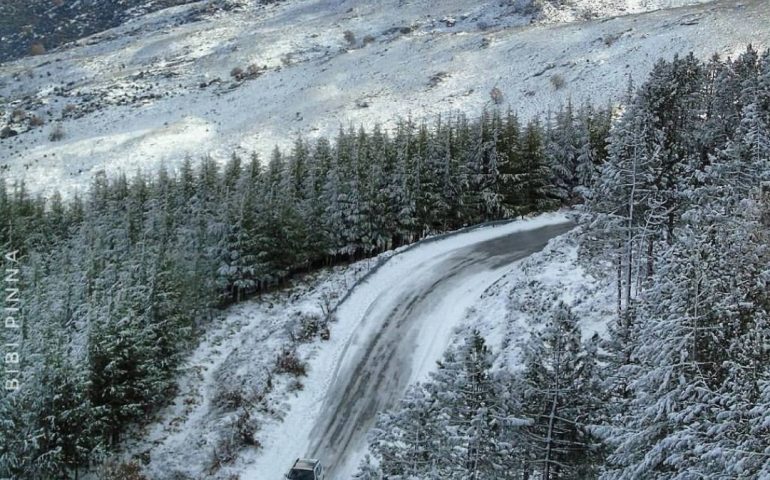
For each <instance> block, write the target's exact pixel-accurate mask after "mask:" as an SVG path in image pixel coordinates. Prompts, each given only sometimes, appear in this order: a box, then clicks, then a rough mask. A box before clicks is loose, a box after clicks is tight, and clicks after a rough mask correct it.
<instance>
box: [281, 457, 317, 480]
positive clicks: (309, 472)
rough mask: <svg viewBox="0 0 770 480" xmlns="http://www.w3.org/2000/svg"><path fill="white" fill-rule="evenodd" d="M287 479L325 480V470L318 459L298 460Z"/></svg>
mask: <svg viewBox="0 0 770 480" xmlns="http://www.w3.org/2000/svg"><path fill="white" fill-rule="evenodd" d="M285 477H286V479H287V480H324V478H325V477H324V468H323V465H321V462H320V461H318V460H316V459H312V458H298V459H297V460H296V461H295V462H294V465H293V466H292V467H291V470H289V473H287V474H286V475H285Z"/></svg>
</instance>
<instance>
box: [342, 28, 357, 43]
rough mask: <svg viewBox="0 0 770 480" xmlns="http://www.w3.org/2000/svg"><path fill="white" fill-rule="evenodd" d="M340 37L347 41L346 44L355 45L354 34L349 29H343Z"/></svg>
mask: <svg viewBox="0 0 770 480" xmlns="http://www.w3.org/2000/svg"><path fill="white" fill-rule="evenodd" d="M342 38H344V39H345V41H346V42H348V45H350V46H351V47H353V46H355V44H356V34H355V33H353V32H351V31H350V30H345V31H344V32H343V33H342Z"/></svg>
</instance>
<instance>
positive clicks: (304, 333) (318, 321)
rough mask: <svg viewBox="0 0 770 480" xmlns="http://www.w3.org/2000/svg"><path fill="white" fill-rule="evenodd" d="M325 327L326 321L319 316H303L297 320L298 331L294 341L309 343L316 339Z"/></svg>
mask: <svg viewBox="0 0 770 480" xmlns="http://www.w3.org/2000/svg"><path fill="white" fill-rule="evenodd" d="M326 327H327V325H326V321H325V320H324V319H323V318H322V317H321V315H318V314H314V313H306V314H303V315H301V316H300V319H299V328H298V329H299V331H298V332H297V334H296V339H297V341H299V342H309V341H311V340H313V339H314V338H315V337H317V336H318V334H319V333H320V332H321V331H322V330H323V329H324V328H326Z"/></svg>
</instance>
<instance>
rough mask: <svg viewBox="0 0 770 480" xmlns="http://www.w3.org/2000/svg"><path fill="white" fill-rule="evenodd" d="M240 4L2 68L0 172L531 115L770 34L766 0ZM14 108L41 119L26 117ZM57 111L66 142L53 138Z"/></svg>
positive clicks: (136, 24)
mask: <svg viewBox="0 0 770 480" xmlns="http://www.w3.org/2000/svg"><path fill="white" fill-rule="evenodd" d="M242 3H243V4H244V7H243V8H242V9H241V10H240V11H236V12H228V13H220V14H216V15H212V16H209V17H205V18H204V19H202V20H200V21H196V22H185V21H182V19H184V18H185V16H186V15H188V14H189V12H190V9H192V8H194V7H195V5H188V6H182V7H175V8H172V9H168V10H164V11H161V12H156V13H154V14H151V15H148V16H146V17H144V18H141V19H139V20H136V21H133V22H130V23H128V24H126V25H124V26H121V27H118V28H117V29H113V30H110V31H107V32H104V33H102V34H99V35H96V36H94V37H89V38H87V39H84V40H83V41H81V42H80V44H81V45H80V46H77V47H75V48H72V49H68V50H64V51H60V52H54V53H51V54H49V55H43V56H38V57H30V58H27V59H23V60H20V61H17V62H13V63H9V64H6V65H3V66H0V105H2V104H4V105H5V107H4V110H5V112H6V113H5V117H4V120H3V122H5V123H6V124H7V125H9V126H10V127H11V128H13V129H14V130H16V131H18V132H23V133H20V134H19V135H17V136H15V137H12V138H7V139H4V140H0V173H3V174H4V175H5V176H7V177H10V178H14V179H18V178H24V179H25V180H26V182H27V184H28V186H29V187H30V188H31V189H32V190H34V191H43V192H50V191H51V190H52V189H54V188H59V189H63V190H64V191H65V192H71V191H72V190H73V189H78V188H82V186H83V185H85V184H87V183H88V182H89V181H90V179H91V177H92V175H93V174H94V173H95V172H98V171H100V170H106V171H107V172H108V173H109V174H111V175H114V174H117V173H118V172H120V171H123V172H125V173H127V174H129V175H130V174H132V173H133V172H135V171H136V170H137V169H147V168H155V167H156V166H157V165H159V164H161V163H164V164H165V165H166V166H167V167H171V168H173V167H174V166H175V165H176V164H177V163H178V162H180V161H181V160H182V159H183V158H184V157H185V156H186V155H189V156H192V157H193V158H197V157H200V156H202V155H204V154H210V155H212V156H213V157H214V158H216V159H225V158H227V157H228V156H229V155H230V154H231V153H232V152H233V151H240V152H242V153H250V152H252V151H257V152H260V153H262V154H263V155H264V154H266V152H268V151H269V150H270V149H271V148H272V147H273V146H274V145H276V144H278V145H286V144H287V143H288V142H290V141H291V140H292V137H293V136H295V135H299V134H302V135H304V136H306V137H307V136H315V135H318V134H327V135H328V134H333V133H334V132H335V131H336V130H337V129H338V128H339V126H340V125H341V124H342V125H347V124H348V123H349V122H351V123H353V124H358V123H367V124H371V123H374V122H382V123H385V124H388V123H389V122H391V121H392V120H393V119H394V118H396V117H399V116H400V117H406V116H410V115H411V116H413V117H420V118H421V117H428V118H430V117H433V116H434V115H436V114H438V113H442V112H447V111H452V110H462V111H466V112H470V113H474V112H477V111H478V110H479V109H480V108H481V107H482V106H484V105H489V104H490V102H491V100H490V90H491V89H492V88H493V87H495V86H497V87H498V88H499V89H500V90H501V91H502V92H503V94H504V95H505V103H506V104H509V105H510V106H511V107H512V108H513V109H515V110H516V111H518V112H519V113H520V114H521V115H522V116H524V117H527V116H531V115H534V114H542V113H543V112H546V111H547V110H549V109H555V108H557V107H558V105H560V104H563V103H565V102H566V101H567V100H568V99H570V98H571V99H572V100H573V101H575V102H580V101H583V100H586V99H589V98H591V99H593V100H594V101H597V102H606V101H610V100H611V99H615V98H617V97H618V96H619V95H620V94H621V93H622V92H623V91H624V90H625V88H626V77H627V76H628V75H632V76H633V77H635V78H636V79H638V80H641V79H643V77H644V75H645V74H646V73H647V72H648V71H649V70H650V68H651V66H652V65H653V63H654V62H655V60H656V59H657V58H659V57H661V56H664V57H670V56H672V55H674V54H676V53H684V52H688V51H694V52H695V53H696V54H697V55H699V56H704V57H705V56H710V55H711V54H712V53H714V52H717V53H720V54H722V55H731V54H733V53H734V52H736V51H739V50H742V49H744V48H745V45H746V44H747V43H753V44H754V45H755V46H757V47H764V46H767V45H770V29H768V28H767V25H768V24H770V5H768V2H766V1H765V0H745V1H741V2H738V1H736V0H716V1H713V2H703V3H702V2H699V1H697V0H692V1H687V0H657V1H652V0H650V1H645V0H576V1H573V2H565V3H567V4H568V6H565V7H561V8H559V9H554V8H553V7H552V6H551V2H545V4H546V8H545V12H544V13H543V14H540V15H537V16H536V17H534V18H533V17H532V16H528V15H525V14H522V13H521V12H522V11H523V10H522V9H521V5H523V4H526V2H521V1H519V0H517V1H514V2H499V1H497V0H494V1H493V0H485V1H481V2H467V1H464V0H446V1H441V2H434V1H429V0H410V1H408V0H382V1H378V2H360V1H353V0H303V1H286V2H278V3H276V4H272V5H269V6H258V5H257V3H258V2H256V1H254V2H252V1H249V0H243V2H242ZM691 3H700V4H698V5H691V6H685V7H680V6H681V5H685V4H691ZM669 7H680V8H669ZM658 8H666V9H665V10H655V9H658ZM524 10H526V9H524ZM649 10H655V11H651V12H648V11H649ZM642 11H644V12H647V13H635V14H633V15H625V16H621V17H616V18H609V17H611V16H613V15H618V14H626V13H634V12H642ZM585 18H593V19H591V20H584V19H585ZM565 22H567V23H565ZM345 32H350V33H349V34H347V35H346V34H345ZM249 67H252V70H251V73H252V74H253V75H249ZM236 68H240V69H242V70H243V71H244V74H243V75H242V76H241V79H239V80H238V79H235V78H233V77H232V76H231V72H232V71H233V70H234V69H236ZM247 77H250V78H247ZM562 81H563V82H562ZM562 85H563V86H562ZM14 110H18V111H17V112H16V113H17V115H16V116H17V118H16V120H17V121H14V122H11V123H8V121H10V117H11V116H12V115H11V113H12V112H13V111H14ZM23 114H27V116H28V117H29V116H31V115H36V116H37V117H38V118H39V119H40V120H42V122H44V124H43V125H42V126H35V127H32V128H31V129H30V130H29V131H25V130H26V128H27V127H26V125H27V123H28V122H27V121H25V120H21V118H22V117H23ZM3 122H0V129H1V128H2V127H3V124H2V123H3ZM57 123H60V124H61V126H62V130H63V132H64V138H63V139H62V140H59V141H50V140H49V134H50V133H51V131H52V130H53V129H54V128H56V124H57Z"/></svg>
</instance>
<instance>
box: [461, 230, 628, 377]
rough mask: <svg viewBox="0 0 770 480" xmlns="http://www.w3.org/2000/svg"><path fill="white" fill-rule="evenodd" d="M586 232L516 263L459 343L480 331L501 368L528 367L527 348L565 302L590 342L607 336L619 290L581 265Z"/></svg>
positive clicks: (484, 299)
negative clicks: (581, 238)
mask: <svg viewBox="0 0 770 480" xmlns="http://www.w3.org/2000/svg"><path fill="white" fill-rule="evenodd" d="M580 228H582V227H579V228H577V229H575V230H572V231H571V232H569V233H568V234H565V235H562V236H560V237H557V238H555V239H553V240H552V241H551V242H549V244H548V246H546V247H545V248H544V249H543V250H542V251H540V252H537V253H534V254H532V255H530V256H529V257H527V258H526V259H524V260H522V261H521V262H518V263H516V264H515V265H513V266H512V268H511V269H510V270H509V271H508V272H507V273H506V274H505V275H503V276H502V277H500V279H499V280H498V281H497V282H495V284H494V285H492V286H490V287H489V288H488V289H487V290H486V291H485V292H484V294H483V295H482V296H481V298H480V300H479V301H478V302H476V304H475V305H474V307H473V308H472V309H471V310H470V311H469V314H468V317H467V319H466V321H465V322H464V329H463V330H462V331H461V332H459V333H460V334H459V335H457V336H455V338H454V341H455V342H461V341H463V340H464V338H466V337H467V335H468V333H470V330H471V329H476V330H478V331H479V332H480V333H481V334H482V336H483V337H484V338H485V339H486V340H487V343H488V344H489V345H490V347H491V348H492V351H493V353H494V354H495V356H496V357H495V358H496V361H495V367H496V368H506V369H509V370H515V369H517V368H519V367H521V366H523V365H522V364H521V362H520V357H519V355H520V354H521V351H522V350H521V349H522V346H524V345H525V344H526V342H527V340H528V338H529V336H530V335H531V334H532V333H533V332H537V331H538V330H540V328H541V327H542V326H543V325H544V323H545V321H546V320H547V316H548V315H551V314H552V307H553V306H555V305H557V304H558V303H559V302H564V303H565V304H567V305H568V306H570V308H571V309H572V311H573V312H574V313H575V315H576V316H577V317H578V319H579V320H580V325H581V328H582V332H583V338H584V339H588V338H590V337H592V336H593V335H595V334H598V335H599V336H601V337H604V336H605V334H606V333H607V321H608V320H612V319H614V318H616V316H617V313H616V305H615V304H614V303H613V301H614V300H613V299H614V298H615V294H616V292H615V291H614V288H615V286H614V284H613V283H612V279H611V278H607V277H603V276H600V277H596V276H594V275H592V274H591V273H589V272H587V271H586V270H585V268H584V267H583V265H582V264H581V262H579V261H578V244H577V242H578V237H579V231H580Z"/></svg>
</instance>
